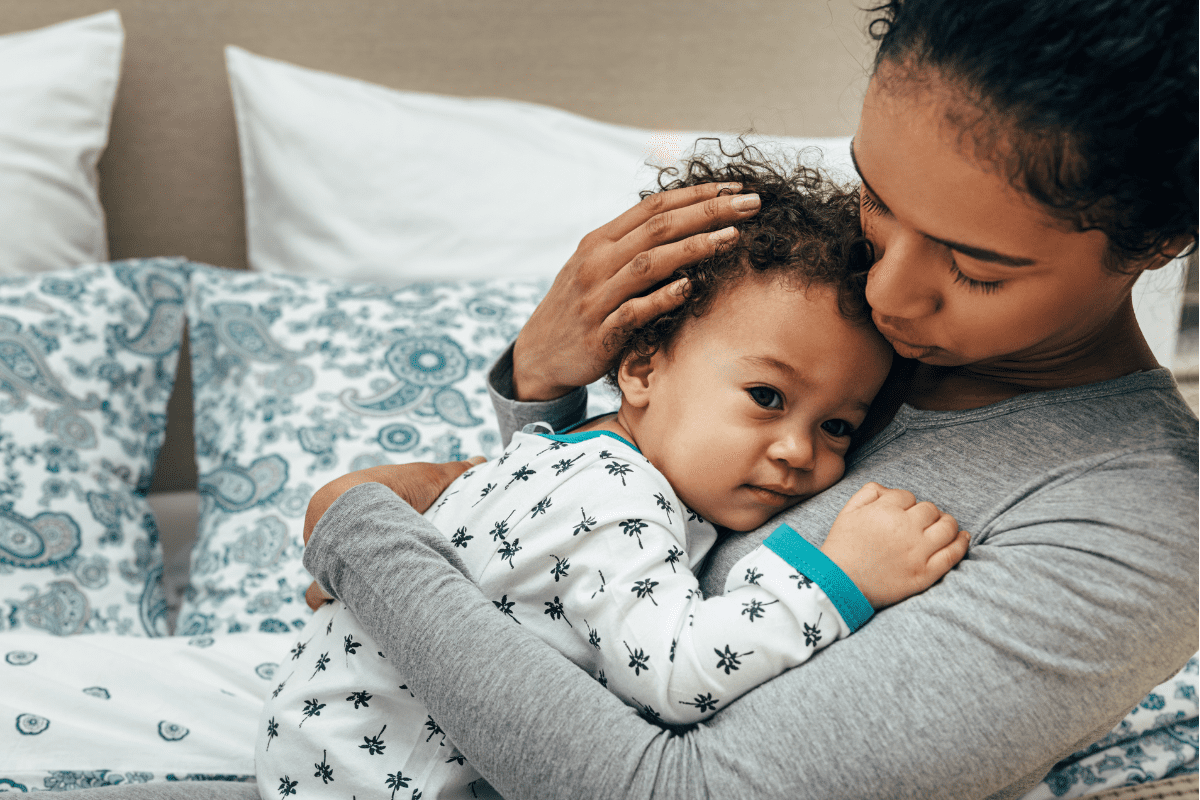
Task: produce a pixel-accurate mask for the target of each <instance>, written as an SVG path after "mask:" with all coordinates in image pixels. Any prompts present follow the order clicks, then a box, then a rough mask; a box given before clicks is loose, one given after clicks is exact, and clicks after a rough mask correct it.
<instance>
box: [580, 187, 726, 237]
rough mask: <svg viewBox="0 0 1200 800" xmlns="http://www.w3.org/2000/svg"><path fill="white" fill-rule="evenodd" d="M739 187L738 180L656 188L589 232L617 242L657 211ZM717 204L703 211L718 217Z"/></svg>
mask: <svg viewBox="0 0 1200 800" xmlns="http://www.w3.org/2000/svg"><path fill="white" fill-rule="evenodd" d="M741 190H742V185H741V184H740V183H701V184H698V185H696V186H687V187H684V188H682V189H672V190H671V191H669V192H656V193H654V194H652V195H648V196H646V197H644V198H642V201H641V202H640V203H638V204H637V205H635V206H632V207H631V208H630V209H629V210H628V211H626V212H625V213H623V214H621V215H620V216H619V217H617V218H616V219H614V220H613V221H612V222H609V223H607V224H605V225H602V226H601V227H599V228H597V229H596V230H595V231H594V232H593V233H592V234H589V235H590V236H599V237H603V238H605V239H607V240H608V241H610V242H619V241H621V240H622V239H624V238H626V237H627V236H628V235H629V234H630V233H632V232H634V231H635V230H637V229H638V228H640V227H642V226H643V225H645V224H646V223H647V222H648V221H649V220H650V219H652V218H653V217H655V216H658V215H659V214H666V213H669V212H671V211H675V210H676V209H681V208H687V207H689V206H696V205H700V204H703V203H706V202H707V201H709V200H715V199H717V198H719V197H727V198H732V197H733V196H736V195H737V193H738V192H740V191H741ZM721 208H722V207H721V205H720V204H717V205H712V206H708V207H707V209H705V211H704V213H706V214H709V215H714V214H715V215H716V216H718V217H719V216H720V211H721ZM727 224H728V222H722V223H718V224H710V228H709V230H711V229H712V228H715V227H720V225H727ZM701 230H704V229H703V228H696V229H695V230H692V231H689V233H699V232H700V231H701ZM654 244H661V242H655V243H654Z"/></svg>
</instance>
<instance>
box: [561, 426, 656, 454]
mask: <svg viewBox="0 0 1200 800" xmlns="http://www.w3.org/2000/svg"><path fill="white" fill-rule="evenodd" d="M538 436H541V437H542V438H543V439H552V440H554V441H556V442H566V443H567V444H575V443H576V442H586V441H587V440H588V439H595V438H596V437H597V436H607V437H609V438H610V439H616V440H617V441H618V442H620V443H621V444H623V445H625V446H626V447H629V448H631V449H632V450H633V452H635V453H641V452H642V451H641V450H638V449H637V447H636V446H635V445H634V444H633V442H631V441H629V440H628V439H625V438H624V437H621V436H618V435H617V434H615V433H613V432H612V431H583V432H582V433H539V434H538Z"/></svg>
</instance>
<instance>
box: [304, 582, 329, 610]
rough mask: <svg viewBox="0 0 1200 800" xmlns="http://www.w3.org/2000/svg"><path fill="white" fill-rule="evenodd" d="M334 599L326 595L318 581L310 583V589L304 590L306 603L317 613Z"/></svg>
mask: <svg viewBox="0 0 1200 800" xmlns="http://www.w3.org/2000/svg"><path fill="white" fill-rule="evenodd" d="M332 599H333V598H332V597H330V596H329V595H328V594H326V593H325V590H324V589H322V588H321V584H319V583H317V582H316V581H313V582H312V583H310V584H309V585H308V588H307V589H305V590H304V603H305V605H307V606H308V607H309V608H311V609H312V610H313V611H316V610H317V609H319V608H320V607H321V606H323V605H325V604H326V603H328V602H329V601H330V600H332Z"/></svg>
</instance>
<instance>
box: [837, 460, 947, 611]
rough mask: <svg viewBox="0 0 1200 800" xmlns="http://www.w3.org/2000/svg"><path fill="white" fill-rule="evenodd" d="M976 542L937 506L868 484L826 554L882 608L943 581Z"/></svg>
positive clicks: (841, 519) (844, 513) (842, 517)
mask: <svg viewBox="0 0 1200 800" xmlns="http://www.w3.org/2000/svg"><path fill="white" fill-rule="evenodd" d="M970 540H971V534H969V533H967V532H966V531H962V530H959V528H958V522H957V521H956V520H955V519H954V517H952V516H950V515H949V514H943V513H942V512H941V511H940V510H938V508H937V506H935V505H934V504H933V503H928V502H925V503H918V502H917V499H916V497H914V496H913V494H912V492H906V491H904V490H903V489H888V488H886V487H883V486H880V485H879V484H878V483H868V484H866V485H865V486H863V487H862V488H861V489H859V490H858V491H857V492H855V493H854V496H852V497H851V498H850V499H849V500H848V501H847V502H846V505H845V507H844V508H843V509H842V510H841V513H839V514H838V516H837V519H836V520H834V522H833V526H832V527H831V528H830V529H829V536H827V537H826V539H825V543H824V544H823V545H821V552H823V553H824V554H825V555H826V556H828V557H829V559H830V560H831V561H833V562H834V563H835V564H837V565H838V566H839V567H840V568H841V570H842V571H843V572H845V573H846V575H847V576H848V577H849V578H850V579H851V580H852V581H854V583H855V585H856V586H858V588H859V591H861V592H862V593H863V595H864V596H865V597H866V598H867V600H868V601H869V602H870V603H871V606H872V607H873V608H876V609H879V608H883V607H885V606H890V605H892V604H893V603H898V602H900V601H901V600H903V599H905V598H906V597H911V596H912V595H914V594H918V593H920V592H923V591H925V590H926V589H928V588H929V587H930V586H932V585H933V584H935V583H937V581H938V580H939V579H940V578H941V577H942V576H943V575H945V574H946V573H947V572H949V571H950V569H951V568H952V567H953V566H954V565H955V564H957V563H958V562H959V561H961V560H962V559H963V556H965V555H966V554H967V545H968V544H969V542H970Z"/></svg>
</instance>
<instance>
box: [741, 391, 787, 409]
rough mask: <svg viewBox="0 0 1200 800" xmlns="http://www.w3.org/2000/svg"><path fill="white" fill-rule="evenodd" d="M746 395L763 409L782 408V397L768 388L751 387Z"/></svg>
mask: <svg viewBox="0 0 1200 800" xmlns="http://www.w3.org/2000/svg"><path fill="white" fill-rule="evenodd" d="M746 393H747V394H748V395H750V399H751V400H753V401H754V402H755V403H758V404H759V405H760V406H762V407H763V408H772V409H775V408H783V395H781V394H780V393H779V392H777V391H775V390H774V389H772V388H771V387H769V386H752V387H750V388H749V389H747V390H746Z"/></svg>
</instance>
